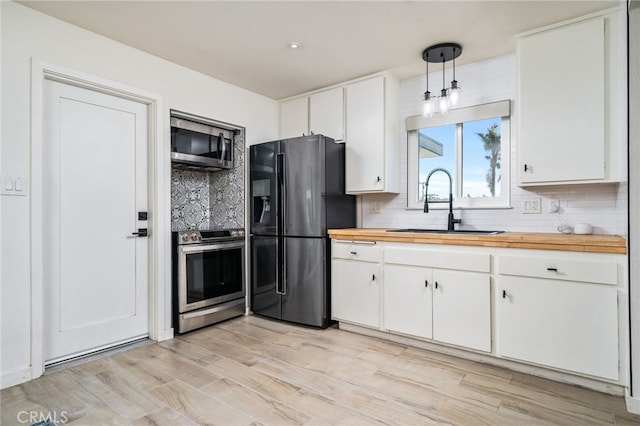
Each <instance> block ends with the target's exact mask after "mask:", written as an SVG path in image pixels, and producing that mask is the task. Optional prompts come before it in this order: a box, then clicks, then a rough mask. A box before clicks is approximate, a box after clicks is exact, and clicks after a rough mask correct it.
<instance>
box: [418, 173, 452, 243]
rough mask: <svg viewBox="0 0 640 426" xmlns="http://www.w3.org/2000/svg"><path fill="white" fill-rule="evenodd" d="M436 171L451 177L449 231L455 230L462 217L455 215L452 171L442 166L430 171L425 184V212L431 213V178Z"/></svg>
mask: <svg viewBox="0 0 640 426" xmlns="http://www.w3.org/2000/svg"><path fill="white" fill-rule="evenodd" d="M435 172H444V173H446V174H447V176H448V177H449V217H448V220H447V231H453V230H454V226H453V225H454V224H456V223H462V220H461V219H456V218H454V217H453V180H452V179H451V173H449V171H448V170H447V169H443V168H442V167H436V168H435V169H433V170H431V171H430V172H429V175H428V176H427V181H426V183H425V185H424V210H423V211H424V212H425V213H429V196H428V194H429V179H431V175H432V174H434V173H435Z"/></svg>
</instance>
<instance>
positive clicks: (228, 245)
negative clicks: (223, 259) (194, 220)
mask: <svg viewBox="0 0 640 426" xmlns="http://www.w3.org/2000/svg"><path fill="white" fill-rule="evenodd" d="M239 247H244V241H232V242H229V241H227V242H220V243H215V244H204V245H203V244H192V245H184V246H180V247H178V250H179V251H180V253H185V254H193V253H202V252H205V251H213V250H227V249H232V248H239Z"/></svg>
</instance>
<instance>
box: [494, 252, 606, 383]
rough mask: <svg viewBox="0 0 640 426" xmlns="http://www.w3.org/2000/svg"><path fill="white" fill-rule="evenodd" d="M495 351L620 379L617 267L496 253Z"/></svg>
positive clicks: (599, 263) (538, 362)
mask: <svg viewBox="0 0 640 426" xmlns="http://www.w3.org/2000/svg"><path fill="white" fill-rule="evenodd" d="M499 262H500V266H499V268H500V276H499V286H498V298H497V306H496V310H497V312H496V320H497V324H496V331H497V338H496V341H497V348H496V351H497V354H498V355H500V356H503V357H508V358H513V359H518V360H523V361H528V362H531V363H535V364H539V365H545V366H549V367H554V368H559V369H562V370H568V371H574V372H577V373H583V374H587V375H590V376H596V377H601V378H606V379H611V380H618V379H619V368H618V290H617V282H618V277H617V265H616V264H615V263H611V262H593V261H592V262H582V261H566V260H564V261H563V259H562V258H557V257H556V258H524V257H519V256H501V257H500V260H499Z"/></svg>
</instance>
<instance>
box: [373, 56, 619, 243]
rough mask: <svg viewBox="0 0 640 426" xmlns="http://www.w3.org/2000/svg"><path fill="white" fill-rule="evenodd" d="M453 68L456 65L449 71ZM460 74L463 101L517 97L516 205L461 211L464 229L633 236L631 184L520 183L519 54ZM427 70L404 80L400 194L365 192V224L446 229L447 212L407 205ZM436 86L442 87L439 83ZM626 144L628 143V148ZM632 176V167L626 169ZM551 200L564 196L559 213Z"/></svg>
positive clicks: (514, 122) (513, 177) (431, 77)
mask: <svg viewBox="0 0 640 426" xmlns="http://www.w3.org/2000/svg"><path fill="white" fill-rule="evenodd" d="M448 72H449V73H450V70H448ZM456 79H457V80H458V81H459V82H460V86H461V87H462V90H463V91H464V92H463V95H462V97H461V104H462V105H461V106H470V105H477V104H483V103H488V102H495V101H500V100H505V99H511V100H512V101H513V102H512V115H511V206H512V208H510V209H482V210H462V211H460V210H456V211H455V214H456V218H458V217H461V218H462V220H463V224H462V227H463V228H475V229H489V230H506V231H521V232H558V231H557V228H558V225H560V224H564V223H566V224H569V225H574V224H575V223H581V222H586V223H590V224H591V225H592V226H593V232H594V233H600V234H602V233H606V234H618V235H623V236H626V235H627V208H628V206H627V184H626V182H623V183H620V184H593V185H562V186H547V187H536V188H530V187H529V188H526V189H525V188H520V187H518V186H517V185H516V182H517V176H516V162H517V152H516V145H517V136H518V131H517V125H518V120H517V115H516V110H515V108H514V106H515V103H516V102H517V99H516V93H517V90H516V57H515V54H511V55H505V56H501V57H498V58H493V59H489V60H486V61H482V62H477V63H472V64H468V65H463V66H460V67H456ZM429 81H430V82H441V81H442V73H441V72H440V73H438V72H435V73H432V74H430V75H429ZM424 85H425V79H424V75H421V76H417V77H414V78H410V79H407V80H402V81H401V82H400V117H401V118H402V123H401V129H400V132H401V134H400V135H398V137H399V138H400V140H401V141H403V143H401V144H400V147H401V152H400V159H401V160H400V188H403V189H402V190H401V191H402V192H401V193H400V194H398V195H393V194H370V195H363V196H362V226H363V227H368V228H445V227H446V224H447V211H446V210H435V209H431V211H430V212H429V213H428V214H425V213H423V212H422V211H421V210H407V192H406V188H407V160H406V159H407V146H406V140H407V136H406V127H405V119H406V117H409V116H413V115H417V114H420V113H421V110H422V99H421V95H422V93H423V92H424V90H425V87H424ZM434 87H436V88H437V87H438V86H437V83H436V84H435V86H434ZM625 149H626V148H625ZM623 172H624V174H623V175H625V176H626V170H624V171H623ZM532 198H534V199H538V198H539V199H541V201H542V209H541V210H542V212H541V213H539V214H524V213H523V210H524V202H525V200H529V199H532ZM551 200H559V201H560V210H559V211H558V213H549V203H550V201H551ZM372 203H378V204H379V206H380V213H372Z"/></svg>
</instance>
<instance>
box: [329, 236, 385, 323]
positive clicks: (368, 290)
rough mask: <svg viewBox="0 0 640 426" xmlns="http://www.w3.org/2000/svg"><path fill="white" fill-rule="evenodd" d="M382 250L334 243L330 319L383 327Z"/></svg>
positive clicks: (375, 247) (366, 246)
mask: <svg viewBox="0 0 640 426" xmlns="http://www.w3.org/2000/svg"><path fill="white" fill-rule="evenodd" d="M380 261H381V252H380V248H379V247H377V246H375V245H366V244H355V243H353V244H352V243H348V242H336V241H333V242H332V262H331V318H332V319H334V320H337V321H346V322H350V323H354V324H358V325H363V326H367V327H374V328H379V327H380V289H381V287H380V286H381V285H382V283H381V282H382V280H381V276H380V269H381V267H380Z"/></svg>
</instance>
